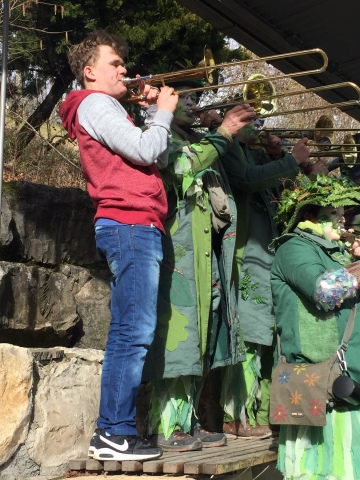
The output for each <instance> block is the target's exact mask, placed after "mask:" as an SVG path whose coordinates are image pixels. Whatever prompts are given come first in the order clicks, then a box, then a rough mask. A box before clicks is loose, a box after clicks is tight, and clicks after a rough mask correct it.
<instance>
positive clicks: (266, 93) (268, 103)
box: [242, 73, 277, 115]
mask: <svg viewBox="0 0 360 480" xmlns="http://www.w3.org/2000/svg"><path fill="white" fill-rule="evenodd" d="M252 80H257V82H255V83H247V84H246V85H245V87H244V89H243V92H242V95H243V99H244V102H245V103H251V104H252V105H253V108H254V110H255V112H256V113H258V114H259V115H264V114H265V113H268V114H269V113H272V112H274V111H275V109H276V104H277V101H276V98H272V97H274V95H275V94H276V91H275V87H274V85H273V84H272V83H271V82H270V81H269V80H268V79H267V78H266V77H265V75H262V74H261V73H255V74H254V75H250V77H249V78H248V81H252ZM264 98H266V100H264ZM253 100H257V101H256V102H255V103H253Z"/></svg>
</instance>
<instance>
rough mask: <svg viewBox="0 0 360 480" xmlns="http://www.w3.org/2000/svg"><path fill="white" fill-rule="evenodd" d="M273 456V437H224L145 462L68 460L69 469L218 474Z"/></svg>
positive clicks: (267, 460) (269, 458)
mask: <svg viewBox="0 0 360 480" xmlns="http://www.w3.org/2000/svg"><path fill="white" fill-rule="evenodd" d="M276 458H277V437H274V438H268V439H264V440H258V439H242V438H228V444H227V445H226V446H224V447H218V448H206V449H203V450H200V451H195V452H182V453H172V452H164V454H163V455H162V457H161V458H159V459H157V460H148V461H146V462H138V461H134V460H132V461H123V462H117V461H115V460H105V461H98V460H94V459H91V458H78V459H71V460H69V472H74V473H75V472H76V471H78V472H79V473H80V471H82V472H93V473H94V472H98V474H103V473H104V472H109V473H110V472H113V473H115V472H117V473H124V472H128V473H130V472H134V473H138V474H141V473H143V474H158V475H161V474H174V475H179V474H183V475H199V474H202V475H219V474H224V473H230V472H235V471H238V470H243V469H248V468H250V467H253V466H255V465H261V464H266V463H269V462H274V461H275V460H276Z"/></svg>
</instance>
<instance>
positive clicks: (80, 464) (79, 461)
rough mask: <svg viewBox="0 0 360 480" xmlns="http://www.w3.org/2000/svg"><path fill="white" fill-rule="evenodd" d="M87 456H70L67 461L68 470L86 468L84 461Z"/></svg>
mask: <svg viewBox="0 0 360 480" xmlns="http://www.w3.org/2000/svg"><path fill="white" fill-rule="evenodd" d="M88 459H89V457H83V458H70V460H69V463H68V468H69V469H70V470H85V469H86V461H87V460H88Z"/></svg>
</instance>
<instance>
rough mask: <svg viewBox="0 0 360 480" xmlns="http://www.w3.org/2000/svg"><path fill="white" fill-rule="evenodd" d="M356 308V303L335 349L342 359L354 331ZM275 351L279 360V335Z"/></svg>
mask: <svg viewBox="0 0 360 480" xmlns="http://www.w3.org/2000/svg"><path fill="white" fill-rule="evenodd" d="M356 308H357V303H355V305H354V306H353V308H352V309H351V311H350V315H349V318H348V321H347V324H346V327H345V331H344V335H343V338H342V340H341V343H340V345H339V348H338V349H337V352H338V355H339V352H340V351H341V350H342V358H343V354H344V353H345V352H346V350H347V348H348V343H349V340H350V337H351V334H352V331H353V329H354V324H355V315H356ZM277 349H278V355H279V358H280V357H281V341H280V335H279V334H277Z"/></svg>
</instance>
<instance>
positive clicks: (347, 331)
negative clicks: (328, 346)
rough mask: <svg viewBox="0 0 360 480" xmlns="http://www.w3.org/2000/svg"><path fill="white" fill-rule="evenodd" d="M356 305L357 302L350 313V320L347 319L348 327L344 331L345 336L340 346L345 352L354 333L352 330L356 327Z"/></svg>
mask: <svg viewBox="0 0 360 480" xmlns="http://www.w3.org/2000/svg"><path fill="white" fill-rule="evenodd" d="M356 307H357V303H355V305H354V306H353V308H352V309H351V312H350V315H349V318H348V321H347V324H346V328H345V331H344V335H343V338H342V340H341V344H340V346H339V349H341V350H344V352H346V350H347V347H348V343H349V340H350V337H351V334H352V331H353V328H354V324H355V315H356Z"/></svg>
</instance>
